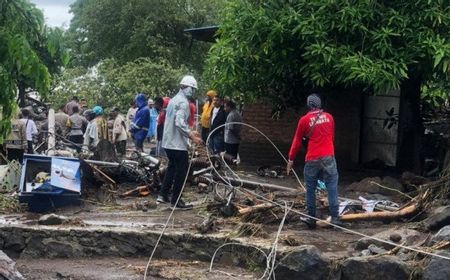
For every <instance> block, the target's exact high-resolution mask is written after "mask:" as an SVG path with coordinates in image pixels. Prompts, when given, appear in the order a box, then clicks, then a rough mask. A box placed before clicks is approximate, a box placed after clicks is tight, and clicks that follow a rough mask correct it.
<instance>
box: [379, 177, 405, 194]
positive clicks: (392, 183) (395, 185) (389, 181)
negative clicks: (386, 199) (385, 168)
mask: <svg viewBox="0 0 450 280" xmlns="http://www.w3.org/2000/svg"><path fill="white" fill-rule="evenodd" d="M381 185H382V186H385V187H388V188H390V189H392V190H389V189H386V188H381V187H380V193H381V194H385V195H398V194H399V193H398V192H397V191H400V192H403V185H402V184H401V183H400V182H399V181H398V180H397V179H395V178H393V177H390V176H386V177H384V178H383V181H382V182H381Z"/></svg>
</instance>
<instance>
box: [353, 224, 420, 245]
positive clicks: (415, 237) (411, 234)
mask: <svg viewBox="0 0 450 280" xmlns="http://www.w3.org/2000/svg"><path fill="white" fill-rule="evenodd" d="M373 237H375V238H377V239H381V240H386V241H389V242H392V243H396V244H399V245H400V244H402V243H403V242H405V244H403V245H406V246H412V245H416V244H418V243H419V242H420V241H422V240H423V234H422V233H420V232H418V231H416V230H412V229H407V228H404V229H388V230H385V231H382V232H379V233H377V234H375V235H373ZM371 244H374V245H376V246H377V247H380V248H384V249H386V250H390V249H392V248H394V247H395V246H393V245H391V244H387V243H384V242H381V241H378V240H374V239H372V238H369V237H364V238H361V239H360V240H358V242H357V243H356V247H355V249H356V250H364V249H367V248H368V247H369V245H371Z"/></svg>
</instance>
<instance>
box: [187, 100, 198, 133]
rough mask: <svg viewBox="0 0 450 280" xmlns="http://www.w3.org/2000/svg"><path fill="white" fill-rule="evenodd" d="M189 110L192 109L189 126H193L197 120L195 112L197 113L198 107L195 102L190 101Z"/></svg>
mask: <svg viewBox="0 0 450 280" xmlns="http://www.w3.org/2000/svg"><path fill="white" fill-rule="evenodd" d="M189 110H190V111H191V114H190V115H189V127H193V126H194V122H195V114H196V113H197V108H196V107H195V104H194V102H189Z"/></svg>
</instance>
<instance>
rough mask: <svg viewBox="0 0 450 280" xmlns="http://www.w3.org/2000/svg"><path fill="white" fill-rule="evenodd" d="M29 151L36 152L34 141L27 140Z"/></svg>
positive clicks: (29, 152)
mask: <svg viewBox="0 0 450 280" xmlns="http://www.w3.org/2000/svg"><path fill="white" fill-rule="evenodd" d="M27 153H28V154H34V150H33V141H27Z"/></svg>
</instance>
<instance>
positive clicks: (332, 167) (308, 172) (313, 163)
mask: <svg viewBox="0 0 450 280" xmlns="http://www.w3.org/2000/svg"><path fill="white" fill-rule="evenodd" d="M303 174H304V176H305V182H306V207H307V209H308V215H310V216H313V217H315V216H316V187H317V180H319V179H322V180H323V181H324V182H325V184H326V186H327V192H328V203H329V204H330V213H331V217H332V218H338V217H339V200H338V193H337V184H338V180H339V174H338V170H337V166H336V159H335V158H334V156H327V157H322V158H319V159H316V160H310V161H307V162H305V168H304V173H303Z"/></svg>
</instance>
